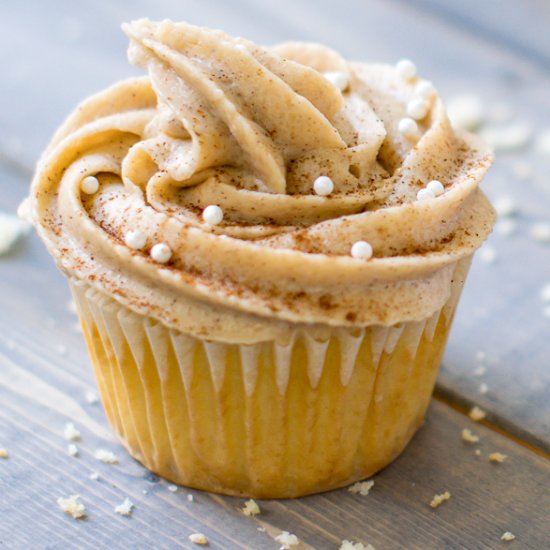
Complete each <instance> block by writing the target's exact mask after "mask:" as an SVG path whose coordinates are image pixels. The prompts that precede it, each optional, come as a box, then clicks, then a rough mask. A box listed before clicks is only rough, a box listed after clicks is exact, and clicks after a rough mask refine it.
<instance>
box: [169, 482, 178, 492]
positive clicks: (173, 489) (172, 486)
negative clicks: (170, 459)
mask: <svg viewBox="0 0 550 550" xmlns="http://www.w3.org/2000/svg"><path fill="white" fill-rule="evenodd" d="M168 490H169V491H170V492H171V493H177V492H178V486H177V485H174V484H172V485H168Z"/></svg>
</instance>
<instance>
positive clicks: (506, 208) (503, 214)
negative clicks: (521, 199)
mask: <svg viewBox="0 0 550 550" xmlns="http://www.w3.org/2000/svg"><path fill="white" fill-rule="evenodd" d="M493 206H494V207H495V210H496V212H497V215H498V217H499V218H509V217H511V216H515V215H516V214H517V213H518V207H517V205H516V201H515V200H514V199H513V198H512V197H509V196H508V195H503V196H501V197H498V198H496V199H495V200H494V201H493Z"/></svg>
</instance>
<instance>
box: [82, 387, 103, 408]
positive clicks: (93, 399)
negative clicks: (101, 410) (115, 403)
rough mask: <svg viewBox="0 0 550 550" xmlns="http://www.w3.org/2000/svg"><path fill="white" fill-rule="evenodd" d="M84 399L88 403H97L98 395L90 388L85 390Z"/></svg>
mask: <svg viewBox="0 0 550 550" xmlns="http://www.w3.org/2000/svg"><path fill="white" fill-rule="evenodd" d="M84 399H86V403H89V404H90V405H95V404H96V403H99V397H98V396H97V395H96V394H95V392H93V391H92V390H87V391H86V393H85V394H84Z"/></svg>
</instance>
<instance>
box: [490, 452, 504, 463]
mask: <svg viewBox="0 0 550 550" xmlns="http://www.w3.org/2000/svg"><path fill="white" fill-rule="evenodd" d="M507 458H508V456H507V455H505V454H502V453H498V452H497V453H491V454H490V455H489V460H490V461H491V462H498V463H499V464H501V463H502V462H504V461H505V460H506V459H507Z"/></svg>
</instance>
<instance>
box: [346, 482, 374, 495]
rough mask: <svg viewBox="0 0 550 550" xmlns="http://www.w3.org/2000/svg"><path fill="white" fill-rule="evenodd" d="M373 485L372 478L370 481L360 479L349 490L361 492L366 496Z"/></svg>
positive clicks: (360, 493) (356, 492) (355, 492)
mask: <svg viewBox="0 0 550 550" xmlns="http://www.w3.org/2000/svg"><path fill="white" fill-rule="evenodd" d="M373 487H374V481H373V480H372V479H371V480H368V481H358V482H357V483H354V484H353V485H351V486H350V487H348V491H349V492H350V493H354V494H359V495H361V496H364V497H366V496H367V495H368V494H369V492H370V490H371V489H372V488H373Z"/></svg>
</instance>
